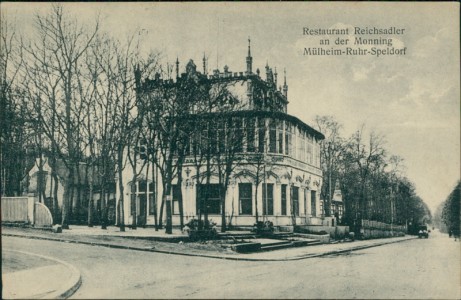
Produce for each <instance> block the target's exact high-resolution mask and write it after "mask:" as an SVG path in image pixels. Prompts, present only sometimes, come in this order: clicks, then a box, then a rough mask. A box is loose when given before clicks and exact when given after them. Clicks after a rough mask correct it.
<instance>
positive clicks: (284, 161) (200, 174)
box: [116, 44, 324, 226]
mask: <svg viewBox="0 0 461 300" xmlns="http://www.w3.org/2000/svg"><path fill="white" fill-rule="evenodd" d="M252 60H253V59H252V56H251V49H250V44H249V45H248V54H247V57H246V71H245V72H231V71H230V70H229V68H228V67H227V66H225V67H224V70H223V72H221V71H219V70H214V71H213V72H212V74H207V71H206V61H205V59H204V60H203V71H202V72H199V71H197V67H196V66H195V64H194V63H193V61H189V63H188V64H187V66H186V68H185V69H186V73H184V74H182V75H181V76H179V72H178V64H179V62H178V61H177V64H176V73H177V76H176V77H177V78H176V82H174V81H173V80H171V79H167V80H162V79H160V76H158V75H157V76H156V78H155V79H152V80H145V81H144V82H141V83H140V86H141V89H139V90H138V93H140V94H148V93H155V89H156V87H157V86H159V84H162V86H165V85H171V86H174V85H175V84H176V83H180V81H181V78H183V77H184V78H185V77H189V78H190V77H193V78H197V79H198V80H200V82H204V84H209V85H211V86H213V87H215V86H221V87H223V86H225V89H226V91H227V92H228V93H229V94H230V95H232V99H234V101H235V102H237V105H234V106H233V109H230V110H220V109H219V108H218V109H213V110H210V111H209V112H208V113H206V114H203V113H202V114H196V115H194V114H191V116H190V120H191V123H190V124H191V127H194V128H195V129H197V128H200V130H195V131H194V133H191V134H190V139H191V140H194V141H191V142H190V143H188V144H187V149H185V150H184V159H183V161H182V168H181V170H182V171H181V174H180V175H181V176H179V177H181V180H180V183H179V184H178V174H176V175H175V177H174V179H173V181H172V189H171V190H172V191H171V197H169V198H171V201H172V205H171V206H172V215H173V225H178V224H179V213H180V203H181V201H180V200H179V198H182V206H183V215H184V218H185V222H187V220H189V219H190V218H197V217H198V216H199V215H200V214H203V213H206V214H207V215H208V218H209V219H212V220H214V221H216V222H217V223H218V224H219V220H220V219H221V215H222V210H223V205H222V202H221V199H222V197H221V193H223V190H222V189H221V188H220V186H222V185H220V183H222V182H221V179H220V177H219V176H220V175H219V174H220V173H219V172H220V171H219V168H218V166H217V165H218V164H219V163H220V160H221V159H222V158H223V157H222V156H218V155H219V153H221V154H222V153H227V154H229V151H227V152H226V150H229V149H230V148H232V151H233V153H232V154H233V156H232V167H231V169H232V172H231V174H230V180H229V184H228V186H227V190H226V191H225V212H224V213H225V217H226V223H227V224H228V225H229V224H232V225H234V226H252V225H253V224H254V223H255V221H256V219H257V218H258V220H261V221H262V220H269V221H272V222H273V224H274V225H276V226H290V225H294V224H312V225H317V224H321V218H320V217H321V213H322V212H321V208H320V199H319V196H320V190H321V185H322V171H321V168H320V147H319V143H320V141H321V140H322V139H324V136H323V135H322V133H320V132H318V131H316V130H315V129H314V128H312V127H310V126H309V125H307V124H305V123H304V122H302V121H301V120H299V119H298V118H296V117H294V116H292V115H289V114H288V113H287V108H288V103H289V102H288V85H287V82H286V74H284V80H283V85H279V86H278V83H279V82H278V78H277V77H278V74H277V70H276V69H275V71H273V70H272V69H271V68H270V67H269V66H268V65H266V66H265V78H264V79H263V78H262V75H261V72H260V70H259V69H257V70H256V72H253V66H252ZM236 107H237V109H236ZM197 132H198V134H199V137H198V138H194V134H195V133H197ZM231 135H232V138H230V136H231ZM203 137H206V142H202V140H203ZM187 138H189V137H187ZM197 143H199V144H200V146H201V149H202V150H201V151H202V153H198V152H197V150H196V148H197ZM204 145H206V148H205V150H203V149H204V148H203V146H204ZM221 148H222V149H221ZM204 152H206V153H205V155H203V154H204ZM201 154H202V155H201ZM206 154H210V155H211V156H210V157H209V159H210V163H209V164H208V166H207V164H206V163H203V162H201V163H199V164H198V163H197V161H198V160H197V159H198V158H197V157H198V156H200V155H201V156H200V157H201V159H203V157H204V156H206ZM138 166H139V168H137V169H138V170H141V171H140V174H139V176H137V177H136V178H137V179H136V182H135V183H134V184H133V182H132V178H134V177H133V168H129V167H126V168H125V170H124V175H123V180H122V181H123V184H124V190H125V195H124V199H125V201H124V221H125V224H131V223H132V220H133V216H134V214H136V219H137V220H138V222H137V223H138V225H153V224H154V216H159V215H160V209H161V208H162V207H163V209H166V206H164V205H161V203H160V201H161V199H162V192H163V190H162V184H161V182H162V177H161V173H162V172H160V171H159V170H158V168H157V167H156V166H155V165H152V164H150V165H149V164H147V165H146V164H145V163H141V162H140V163H139V164H138ZM117 182H118V181H117ZM117 192H119V189H118V188H117ZM116 198H117V199H119V198H120V197H119V195H117V197H116ZM133 201H136V203H133ZM165 218H166V213H163V219H165ZM163 221H164V220H163Z"/></svg>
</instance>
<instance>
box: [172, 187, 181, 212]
mask: <svg viewBox="0 0 461 300" xmlns="http://www.w3.org/2000/svg"><path fill="white" fill-rule="evenodd" d="M171 192H172V194H173V195H172V199H173V214H174V215H179V205H180V204H179V197H180V193H181V186H180V185H178V184H173V185H172V186H171Z"/></svg>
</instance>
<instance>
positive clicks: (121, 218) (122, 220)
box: [117, 144, 125, 232]
mask: <svg viewBox="0 0 461 300" xmlns="http://www.w3.org/2000/svg"><path fill="white" fill-rule="evenodd" d="M117 150H118V151H117V163H118V188H119V193H120V199H119V201H118V203H119V205H118V207H119V226H120V231H122V232H124V231H125V207H124V195H123V193H124V187H123V169H122V165H123V147H122V146H121V145H120V144H119V145H118V149H117Z"/></svg>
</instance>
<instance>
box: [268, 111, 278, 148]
mask: <svg viewBox="0 0 461 300" xmlns="http://www.w3.org/2000/svg"><path fill="white" fill-rule="evenodd" d="M269 152H271V153H277V127H276V123H275V120H274V119H270V120H269Z"/></svg>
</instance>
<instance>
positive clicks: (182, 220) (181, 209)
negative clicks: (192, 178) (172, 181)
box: [178, 165, 184, 230]
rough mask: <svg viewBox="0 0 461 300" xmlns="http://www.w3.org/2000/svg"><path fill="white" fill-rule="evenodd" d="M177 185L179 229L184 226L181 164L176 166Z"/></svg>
mask: <svg viewBox="0 0 461 300" xmlns="http://www.w3.org/2000/svg"><path fill="white" fill-rule="evenodd" d="M178 187H179V195H178V197H179V198H178V205H179V225H180V228H181V230H182V229H183V227H184V207H183V197H182V165H181V166H180V167H179V166H178Z"/></svg>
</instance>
